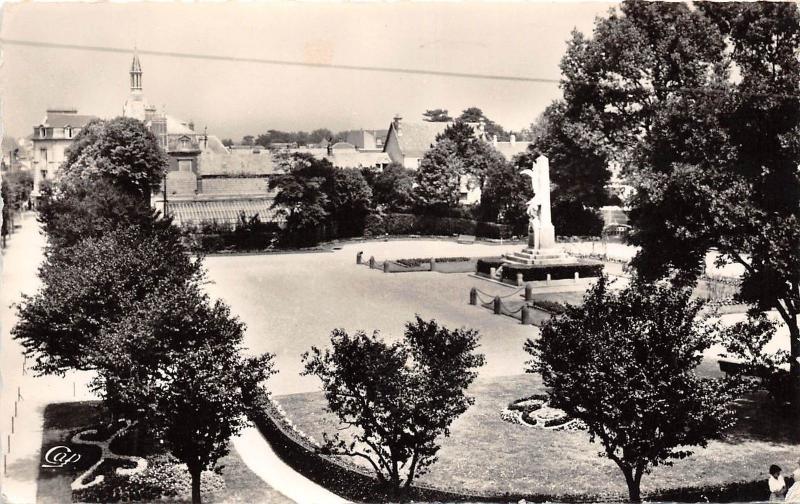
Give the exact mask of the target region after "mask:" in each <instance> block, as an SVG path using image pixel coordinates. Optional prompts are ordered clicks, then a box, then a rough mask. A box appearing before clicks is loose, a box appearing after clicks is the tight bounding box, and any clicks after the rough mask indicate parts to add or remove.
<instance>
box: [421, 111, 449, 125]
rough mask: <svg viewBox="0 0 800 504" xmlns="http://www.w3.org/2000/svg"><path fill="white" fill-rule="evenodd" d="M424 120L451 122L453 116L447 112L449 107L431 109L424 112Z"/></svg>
mask: <svg viewBox="0 0 800 504" xmlns="http://www.w3.org/2000/svg"><path fill="white" fill-rule="evenodd" d="M422 120H423V121H427V122H450V121H452V120H453V118H452V117H450V116H449V115H448V114H447V109H431V110H426V111H425V112H423V114H422Z"/></svg>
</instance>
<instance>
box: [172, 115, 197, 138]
mask: <svg viewBox="0 0 800 504" xmlns="http://www.w3.org/2000/svg"><path fill="white" fill-rule="evenodd" d="M167 134H169V135H194V134H195V131H194V130H193V129H191V128H190V127H189V125H188V123H186V122H185V121H182V120H180V119H178V118H177V117H172V116H171V115H168V116H167Z"/></svg>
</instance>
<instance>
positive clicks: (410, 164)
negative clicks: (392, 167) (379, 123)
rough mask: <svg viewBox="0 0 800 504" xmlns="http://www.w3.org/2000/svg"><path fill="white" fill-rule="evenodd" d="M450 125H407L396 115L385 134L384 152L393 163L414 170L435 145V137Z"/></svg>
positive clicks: (424, 123)
mask: <svg viewBox="0 0 800 504" xmlns="http://www.w3.org/2000/svg"><path fill="white" fill-rule="evenodd" d="M450 124H451V123H445V122H421V123H409V122H405V121H403V118H402V116H400V115H396V116H395V117H394V119H393V120H392V123H391V124H390V125H389V131H388V133H386V143H385V144H384V146H383V152H385V153H386V154H387V155H388V156H389V158H390V159H391V160H392V162H394V163H398V164H401V165H403V166H404V167H406V168H409V169H412V170H416V169H417V168H419V162H420V160H422V157H423V156H424V155H425V153H426V152H427V151H428V149H430V148H431V147H432V146H433V144H434V143H436V137H437V136H438V135H440V134H442V133H444V130H445V128H447V126H449V125H450Z"/></svg>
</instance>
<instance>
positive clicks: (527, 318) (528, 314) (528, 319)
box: [522, 306, 533, 325]
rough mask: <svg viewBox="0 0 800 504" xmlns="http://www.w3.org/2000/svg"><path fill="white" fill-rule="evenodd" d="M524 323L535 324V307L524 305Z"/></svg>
mask: <svg viewBox="0 0 800 504" xmlns="http://www.w3.org/2000/svg"><path fill="white" fill-rule="evenodd" d="M522 323H523V324H524V325H530V324H533V308H531V307H529V306H523V307H522Z"/></svg>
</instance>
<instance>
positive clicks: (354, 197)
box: [330, 168, 372, 236]
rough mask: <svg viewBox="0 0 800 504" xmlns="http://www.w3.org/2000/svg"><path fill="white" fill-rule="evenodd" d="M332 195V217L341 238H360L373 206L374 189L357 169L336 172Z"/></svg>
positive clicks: (344, 169)
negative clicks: (365, 220)
mask: <svg viewBox="0 0 800 504" xmlns="http://www.w3.org/2000/svg"><path fill="white" fill-rule="evenodd" d="M333 184H334V187H333V194H332V195H331V198H330V201H331V207H332V210H331V212H332V215H333V216H334V217H335V219H336V223H337V227H338V233H339V235H340V236H358V235H361V234H362V233H363V232H364V219H365V218H366V217H367V215H369V213H370V208H371V206H372V189H371V188H370V186H369V184H367V181H366V180H365V179H364V176H363V175H362V174H361V172H360V171H359V170H357V169H355V168H343V169H339V170H337V171H336V174H335V175H334V181H333Z"/></svg>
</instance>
